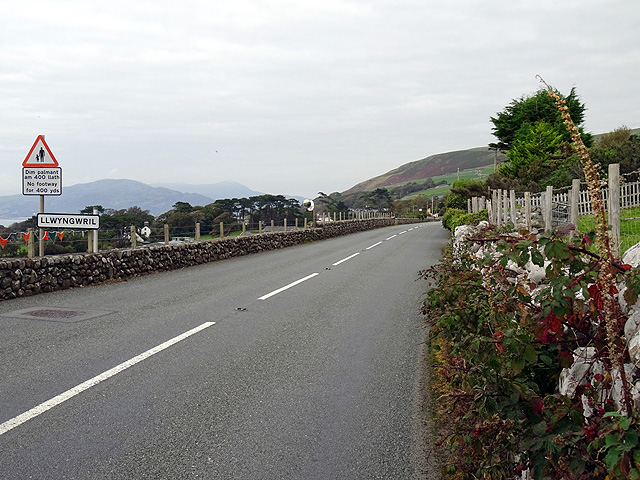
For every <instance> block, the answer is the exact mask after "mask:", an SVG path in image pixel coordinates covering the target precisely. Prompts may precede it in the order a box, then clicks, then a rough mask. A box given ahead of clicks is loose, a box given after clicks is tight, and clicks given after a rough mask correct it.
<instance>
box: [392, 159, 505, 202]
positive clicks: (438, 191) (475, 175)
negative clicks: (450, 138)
mask: <svg viewBox="0 0 640 480" xmlns="http://www.w3.org/2000/svg"><path fill="white" fill-rule="evenodd" d="M492 173H493V165H487V166H484V167H480V168H469V169H467V170H461V171H460V173H449V174H447V175H438V176H437V177H432V179H433V181H434V182H435V183H438V182H442V181H445V182H447V185H439V186H437V187H434V188H429V189H427V190H421V191H419V192H414V193H412V194H410V195H407V196H406V197H404V198H402V200H410V199H412V198H414V197H417V196H418V195H422V196H423V197H427V198H431V197H441V196H443V195H446V194H447V193H449V191H450V190H451V186H452V185H453V182H456V181H458V180H484V179H485V178H487V177H488V176H489V175H490V174H492ZM416 183H420V181H416ZM394 186H396V185H394Z"/></svg>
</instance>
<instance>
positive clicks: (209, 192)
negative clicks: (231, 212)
mask: <svg viewBox="0 0 640 480" xmlns="http://www.w3.org/2000/svg"><path fill="white" fill-rule="evenodd" d="M152 186H154V187H165V188H170V189H172V190H177V191H179V192H189V193H198V194H200V195H204V196H205V197H209V198H213V199H215V200H218V199H221V198H249V197H255V196H258V195H263V193H262V192H256V191H254V190H251V189H250V188H249V187H246V186H245V185H242V184H240V183H238V182H218V183H210V184H200V185H192V184H189V183H157V184H153V185H152Z"/></svg>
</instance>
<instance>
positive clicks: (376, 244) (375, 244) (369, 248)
mask: <svg viewBox="0 0 640 480" xmlns="http://www.w3.org/2000/svg"><path fill="white" fill-rule="evenodd" d="M381 243H382V242H378V243H374V244H373V245H371V246H370V247H367V250H371V249H372V248H373V247H377V246H378V245H380V244H381Z"/></svg>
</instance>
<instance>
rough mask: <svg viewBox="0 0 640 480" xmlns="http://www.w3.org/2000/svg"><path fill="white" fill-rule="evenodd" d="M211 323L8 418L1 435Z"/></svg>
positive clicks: (213, 323) (2, 426)
mask: <svg viewBox="0 0 640 480" xmlns="http://www.w3.org/2000/svg"><path fill="white" fill-rule="evenodd" d="M211 325H215V322H205V323H203V324H202V325H200V326H199V327H196V328H193V329H191V330H189V331H188V332H185V333H183V334H181V335H178V336H177V337H174V338H172V339H171V340H167V341H166V342H164V343H162V344H160V345H158V346H157V347H153V348H151V349H149V350H147V351H146V352H144V353H141V354H140V355H138V356H136V357H133V358H132V359H130V360H127V361H126V362H123V363H121V364H120V365H117V366H115V367H113V368H112V369H110V370H107V371H106V372H104V373H101V374H100V375H96V376H95V377H93V378H91V379H89V380H87V381H86V382H83V383H81V384H80V385H76V386H75V387H73V388H71V389H69V390H67V391H66V392H64V393H61V394H60V395H58V396H56V397H53V398H52V399H50V400H47V401H46V402H44V403H41V404H40V405H38V406H37V407H33V408H32V409H31V410H28V411H26V412H25V413H23V414H21V415H18V416H17V417H14V418H12V419H11V420H7V421H6V422H4V423H2V424H0V435H2V434H4V433H7V432H8V431H9V430H12V429H14V428H16V427H17V426H19V425H22V424H23V423H25V422H28V421H29V420H31V419H32V418H35V417H37V416H38V415H40V414H42V413H44V412H46V411H48V410H51V409H52V408H53V407H56V406H58V405H60V404H61V403H63V402H66V401H67V400H69V399H70V398H73V397H75V396H76V395H78V394H79V393H82V392H84V391H85V390H88V389H89V388H91V387H95V386H96V385H98V384H99V383H100V382H103V381H105V380H107V379H108V378H111V377H113V376H114V375H116V374H118V373H120V372H122V371H124V370H126V369H127V368H129V367H132V366H133V365H135V364H136V363H140V362H141V361H143V360H146V359H147V358H149V357H151V356H152V355H155V354H156V353H158V352H161V351H162V350H164V349H166V348H169V347H170V346H172V345H175V344H176V343H178V342H181V341H182V340H184V339H185V338H187V337H190V336H191V335H194V334H196V333H198V332H200V331H201V330H204V329H205V328H208V327H210V326H211Z"/></svg>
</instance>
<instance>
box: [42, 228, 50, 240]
mask: <svg viewBox="0 0 640 480" xmlns="http://www.w3.org/2000/svg"><path fill="white" fill-rule="evenodd" d="M42 239H43V240H50V238H49V232H47V231H46V230H45V232H44V237H42Z"/></svg>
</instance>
